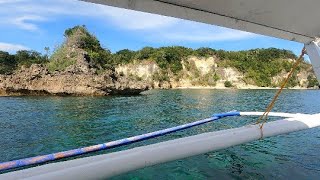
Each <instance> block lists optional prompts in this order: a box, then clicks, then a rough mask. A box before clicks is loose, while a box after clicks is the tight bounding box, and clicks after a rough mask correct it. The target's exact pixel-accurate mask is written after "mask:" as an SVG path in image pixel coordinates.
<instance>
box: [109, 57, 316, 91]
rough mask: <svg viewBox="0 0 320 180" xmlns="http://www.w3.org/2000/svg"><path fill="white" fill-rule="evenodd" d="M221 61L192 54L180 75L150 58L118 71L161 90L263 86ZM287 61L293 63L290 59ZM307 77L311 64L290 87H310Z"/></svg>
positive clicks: (278, 79) (281, 77)
mask: <svg viewBox="0 0 320 180" xmlns="http://www.w3.org/2000/svg"><path fill="white" fill-rule="evenodd" d="M219 61H220V60H219V59H218V58H216V57H214V56H213V57H208V58H199V57H194V56H191V57H189V58H188V59H186V60H183V61H182V62H181V64H182V71H181V72H180V73H179V74H173V73H170V72H169V73H166V72H163V70H161V68H159V66H158V65H157V64H156V63H155V62H154V61H150V60H146V61H139V62H137V61H136V62H133V63H130V64H126V65H119V66H118V67H117V68H116V69H115V70H116V73H117V74H118V75H122V76H125V77H131V78H134V79H136V80H141V81H144V82H148V85H149V86H151V87H153V88H161V89H169V88H193V87H211V88H217V89H221V88H226V82H230V83H231V88H238V89H258V88H263V87H260V86H257V84H255V83H254V82H253V81H250V80H248V79H247V78H246V76H245V74H244V73H242V72H240V71H239V70H238V69H237V68H235V67H225V66H222V65H221V62H219ZM284 61H288V62H293V60H291V59H288V60H284ZM287 75H288V72H286V71H284V70H283V71H282V72H280V73H278V74H277V75H276V76H274V77H272V82H271V83H272V84H273V86H270V87H264V88H271V87H279V86H280V83H281V82H282V81H283V80H284V78H285V77H286V76H287ZM308 77H314V73H313V71H312V67H311V65H308V64H304V66H303V68H300V69H299V70H298V72H297V73H296V74H295V77H294V79H295V81H297V83H296V85H295V86H293V87H291V88H296V89H298V88H307V87H308ZM229 88H230V87H229ZM309 88H310V87H309ZM311 88H313V87H311Z"/></svg>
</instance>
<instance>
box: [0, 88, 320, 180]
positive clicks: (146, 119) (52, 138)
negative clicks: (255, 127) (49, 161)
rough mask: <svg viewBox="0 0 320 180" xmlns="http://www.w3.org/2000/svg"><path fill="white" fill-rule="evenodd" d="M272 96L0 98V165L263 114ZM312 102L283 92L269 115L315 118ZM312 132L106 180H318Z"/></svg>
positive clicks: (157, 93)
mask: <svg viewBox="0 0 320 180" xmlns="http://www.w3.org/2000/svg"><path fill="white" fill-rule="evenodd" d="M274 93H275V90H153V91H148V92H146V93H144V94H143V95H141V96H126V97H120V96H116V97H1V98H0V104H1V107H0V152H1V153H0V161H2V162H3V161H9V160H14V159H20V158H26V157H31V156H36V155H42V154H48V153H53V152H58V151H64V150H69V149H74V148H78V147H83V146H88V145H93V144H98V143H102V142H108V141H112V140H117V139H121V138H124V137H128V136H133V135H138V134H142V133H146V132H150V131H155V130H159V129H163V128H167V127H172V126H176V125H180V124H184V123H187V122H192V121H194V120H198V119H203V118H206V117H209V116H211V115H212V114H214V113H218V112H226V111H230V110H238V111H263V110H264V109H265V107H266V105H267V104H268V103H269V102H270V100H271V98H272V96H273V95H274ZM319 102H320V91H316V90H286V91H284V93H283V94H282V95H281V96H280V99H279V101H278V102H277V104H276V106H275V108H274V111H282V112H293V113H294V112H300V113H317V112H318V113H319V112H320V106H319ZM255 120H256V119H255V118H243V117H240V118H239V117H231V118H227V119H223V120H222V121H220V122H214V123H209V124H206V125H201V126H199V127H196V128H193V129H190V130H184V131H182V132H178V133H174V134H172V135H167V136H165V137H159V138H156V139H154V140H148V141H146V142H140V143H137V144H134V145H129V146H126V147H122V148H117V149H114V150H113V151H117V150H122V149H128V148H132V147H135V146H139V145H143V144H151V143H155V142H160V141H164V140H169V139H174V138H179V137H184V136H188V135H194V134H198V133H204V132H210V131H216V130H221V129H226V128H230V127H239V126H243V125H245V124H249V123H252V122H255ZM319 130H320V129H319V128H316V129H311V130H306V131H302V132H297V133H292V134H289V135H283V136H278V137H273V138H268V139H265V140H261V141H256V142H253V143H249V144H245V145H241V146H236V147H233V148H229V149H226V150H221V151H218V152H211V153H206V154H203V155H199V156H195V157H191V158H186V159H183V160H178V161H174V162H169V163H165V164H161V165H156V166H153V167H148V168H145V169H141V170H137V171H134V172H131V173H128V174H124V175H121V176H118V177H114V179H222V178H224V179H257V178H259V179H270V178H272V179H275V178H276V179H289V178H290V179H318V177H319V176H320V151H319V149H320V131H319ZM108 152H110V151H104V152H103V153H108ZM155 155H156V154H155Z"/></svg>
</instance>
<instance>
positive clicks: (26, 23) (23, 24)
mask: <svg viewBox="0 0 320 180" xmlns="http://www.w3.org/2000/svg"><path fill="white" fill-rule="evenodd" d="M41 21H46V18H44V17H41V16H35V15H23V16H21V17H17V18H13V19H12V20H11V22H10V23H12V24H14V25H16V26H17V27H18V28H21V29H25V30H30V31H36V30H38V26H37V25H36V24H35V23H32V22H41Z"/></svg>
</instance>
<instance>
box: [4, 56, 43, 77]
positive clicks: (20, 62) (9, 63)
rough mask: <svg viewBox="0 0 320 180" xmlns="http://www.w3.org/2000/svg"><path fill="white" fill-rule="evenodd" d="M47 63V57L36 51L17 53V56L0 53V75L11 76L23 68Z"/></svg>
mask: <svg viewBox="0 0 320 180" xmlns="http://www.w3.org/2000/svg"><path fill="white" fill-rule="evenodd" d="M46 62H47V56H46V55H41V53H39V52H36V51H26V50H21V51H17V53H16V54H15V55H11V54H9V53H8V52H4V51H0V74H10V73H12V72H13V71H14V70H16V69H17V68H19V67H21V66H26V67H30V66H31V65H32V64H42V63H46Z"/></svg>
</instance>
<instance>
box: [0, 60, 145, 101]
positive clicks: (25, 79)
mask: <svg viewBox="0 0 320 180" xmlns="http://www.w3.org/2000/svg"><path fill="white" fill-rule="evenodd" d="M84 71H85V72H84ZM148 88H149V87H148V85H147V84H146V83H144V82H143V81H139V82H136V81H132V80H131V79H128V78H125V77H121V76H119V75H116V74H115V73H114V72H113V71H105V72H103V73H101V74H97V73H96V72H95V70H94V69H87V68H83V67H81V66H80V67H77V66H72V67H69V68H67V69H66V70H65V71H63V72H54V73H50V72H49V71H48V69H47V68H46V67H45V66H43V65H37V64H34V65H32V66H31V67H30V68H24V67H22V68H21V69H20V70H18V71H16V72H15V73H14V74H12V75H2V76H0V95H1V96H13V95H74V96H106V95H118V94H119V95H135V94H139V93H141V92H142V91H145V90H148Z"/></svg>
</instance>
